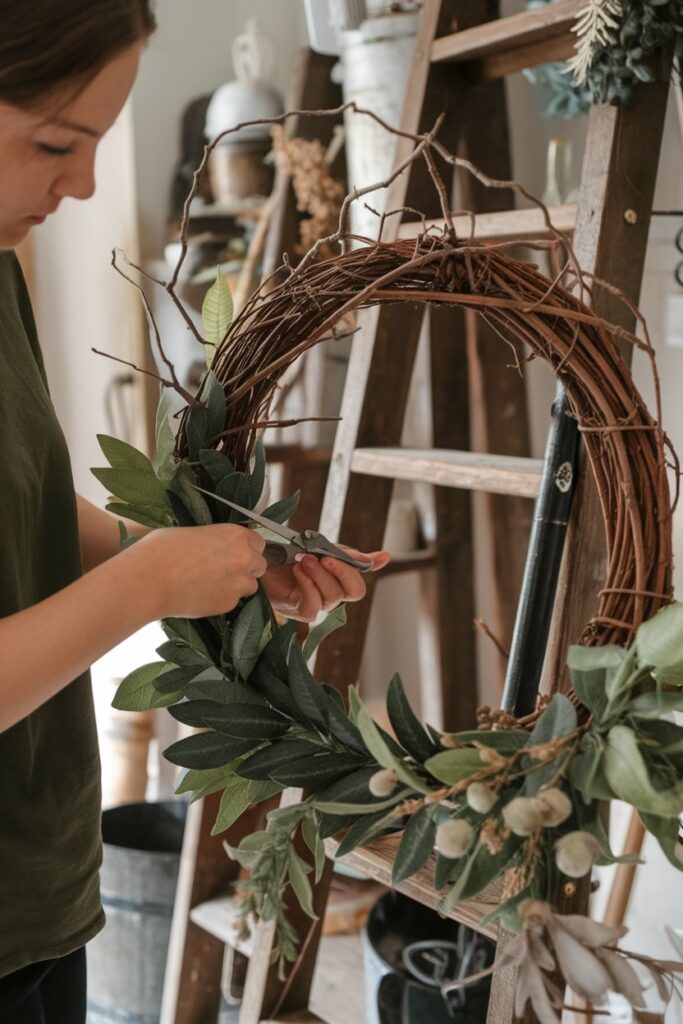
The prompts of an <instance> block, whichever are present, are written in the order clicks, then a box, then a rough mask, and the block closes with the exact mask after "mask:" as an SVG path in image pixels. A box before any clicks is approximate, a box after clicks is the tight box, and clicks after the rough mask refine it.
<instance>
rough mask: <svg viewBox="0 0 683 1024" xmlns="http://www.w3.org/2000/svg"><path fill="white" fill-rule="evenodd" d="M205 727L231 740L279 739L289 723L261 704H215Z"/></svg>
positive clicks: (277, 712) (277, 713) (276, 712)
mask: <svg viewBox="0 0 683 1024" xmlns="http://www.w3.org/2000/svg"><path fill="white" fill-rule="evenodd" d="M206 721H207V725H209V726H210V727H211V728H212V729H215V730H216V732H219V733H221V734H222V735H223V736H231V737H232V738H233V739H251V740H255V739H256V740H266V739H279V738H280V737H281V736H283V735H284V733H285V732H287V729H288V728H289V722H288V720H287V719H286V718H284V717H283V716H282V715H281V714H280V712H279V711H275V710H274V709H273V708H269V707H268V706H267V705H262V704H237V703H235V704H229V705H225V706H223V705H222V704H216V706H215V710H214V713H213V714H212V715H211V717H210V718H207V720H206Z"/></svg>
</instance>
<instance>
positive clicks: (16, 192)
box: [0, 43, 142, 249]
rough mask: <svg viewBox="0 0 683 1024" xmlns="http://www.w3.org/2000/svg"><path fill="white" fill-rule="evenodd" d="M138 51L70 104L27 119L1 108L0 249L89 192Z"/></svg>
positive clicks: (53, 105)
mask: <svg viewBox="0 0 683 1024" xmlns="http://www.w3.org/2000/svg"><path fill="white" fill-rule="evenodd" d="M141 51H142V44H141V43H136V44H135V45H134V46H131V47H130V48H129V49H127V50H124V51H122V52H121V53H120V54H119V55H118V56H116V57H114V58H113V59H112V60H111V61H110V62H109V63H108V64H106V65H105V66H104V67H103V68H102V70H101V71H100V72H99V73H98V74H97V76H96V77H95V78H93V79H92V81H91V82H89V83H88V85H87V86H86V87H85V88H84V89H83V90H82V91H81V92H80V93H79V94H78V95H77V96H76V98H75V99H72V100H70V101H68V102H60V97H59V95H52V94H50V95H47V96H46V98H45V103H43V104H40V105H39V107H37V108H34V109H32V110H30V111H28V110H23V109H21V108H19V107H15V106H13V105H11V104H8V103H3V102H0V248H4V249H9V248H13V247H14V246H15V245H17V244H18V243H19V242H21V240H22V239H23V238H25V236H26V235H27V234H28V232H29V231H30V230H31V228H32V227H33V226H34V225H36V224H41V223H42V221H43V220H44V219H45V217H46V216H48V215H49V214H51V213H54V211H55V210H56V209H57V207H58V206H59V204H60V203H61V201H62V199H64V198H66V197H67V196H71V197H73V198H74V199H87V198H88V197H89V196H91V195H92V194H93V192H94V190H95V176H94V164H95V152H96V150H97V145H98V143H99V141H100V139H101V138H102V136H103V135H104V134H105V132H107V131H108V130H109V128H111V126H112V124H113V123H114V121H115V120H116V118H117V117H118V115H119V114H120V112H121V109H122V108H123V105H124V103H125V101H126V98H127V96H128V94H129V92H130V90H131V88H132V86H133V82H134V81H135V75H136V73H137V69H138V63H139V60H140V53H141Z"/></svg>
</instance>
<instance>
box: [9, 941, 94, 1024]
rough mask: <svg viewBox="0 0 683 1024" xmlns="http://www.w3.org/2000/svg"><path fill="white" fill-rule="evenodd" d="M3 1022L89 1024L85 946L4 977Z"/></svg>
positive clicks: (22, 1023)
mask: <svg viewBox="0 0 683 1024" xmlns="http://www.w3.org/2000/svg"><path fill="white" fill-rule="evenodd" d="M0 1024H85V949H77V950H76V952H75V953H70V954H69V955H68V956H64V957H60V958H59V959H58V960H43V961H42V963H38V964H30V965H29V966H28V967H22V969H21V970H20V971H15V973H14V974H9V975H7V977H5V978H0Z"/></svg>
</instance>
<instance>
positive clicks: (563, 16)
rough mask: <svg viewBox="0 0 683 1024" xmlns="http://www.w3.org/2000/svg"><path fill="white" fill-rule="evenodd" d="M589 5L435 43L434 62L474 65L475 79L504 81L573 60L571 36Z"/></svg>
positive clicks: (542, 12)
mask: <svg viewBox="0 0 683 1024" xmlns="http://www.w3.org/2000/svg"><path fill="white" fill-rule="evenodd" d="M583 6H585V0H558V2H557V3H552V4H545V5H544V6H543V7H539V8H536V9H535V10H532V11H523V12H522V13H521V14H512V15H510V16H509V17H508V18H496V19H495V20H494V21H488V22H485V23H484V24H483V25H476V26H475V27H474V28H468V29H464V30H463V31H462V32H454V33H453V34H452V35H447V36H441V37H440V38H439V39H435V40H434V44H433V46H432V61H433V62H434V63H439V62H441V61H450V62H463V61H467V62H468V64H470V65H471V68H472V73H473V76H474V77H475V78H478V79H483V78H500V77H502V76H503V75H509V74H512V73H513V72H515V71H521V70H522V68H528V67H534V66H535V65H537V64H545V63H547V62H549V61H555V60H566V59H567V57H569V56H571V54H572V52H573V50H574V44H575V42H576V36H575V35H574V33H573V32H572V31H571V30H572V27H573V25H574V24H575V22H576V16H577V14H578V12H579V10H580V9H581V8H582V7H583Z"/></svg>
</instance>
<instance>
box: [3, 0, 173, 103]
mask: <svg viewBox="0 0 683 1024" xmlns="http://www.w3.org/2000/svg"><path fill="white" fill-rule="evenodd" d="M154 28H155V20H154V14H153V13H152V2H151V0H2V10H1V11H0V101H4V102H5V103H13V104H14V105H15V106H19V107H32V106H36V105H39V104H40V103H41V101H42V100H43V99H44V98H45V97H46V96H48V95H49V94H50V93H53V92H54V91H55V90H60V89H61V88H64V87H69V86H72V85H73V86H75V87H76V88H82V87H83V86H84V85H86V84H87V82H89V81H90V80H91V79H92V78H94V77H95V75H96V74H97V73H98V71H100V69H101V68H102V67H103V66H104V65H105V64H106V63H107V62H108V61H109V60H111V59H112V58H113V57H115V56H116V55H117V54H118V53H120V52H121V51H122V50H125V49H127V48H128V47H129V46H132V45H133V44H134V43H135V42H137V41H138V40H140V39H145V38H146V37H147V36H149V35H150V33H152V32H153V31H154Z"/></svg>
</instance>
